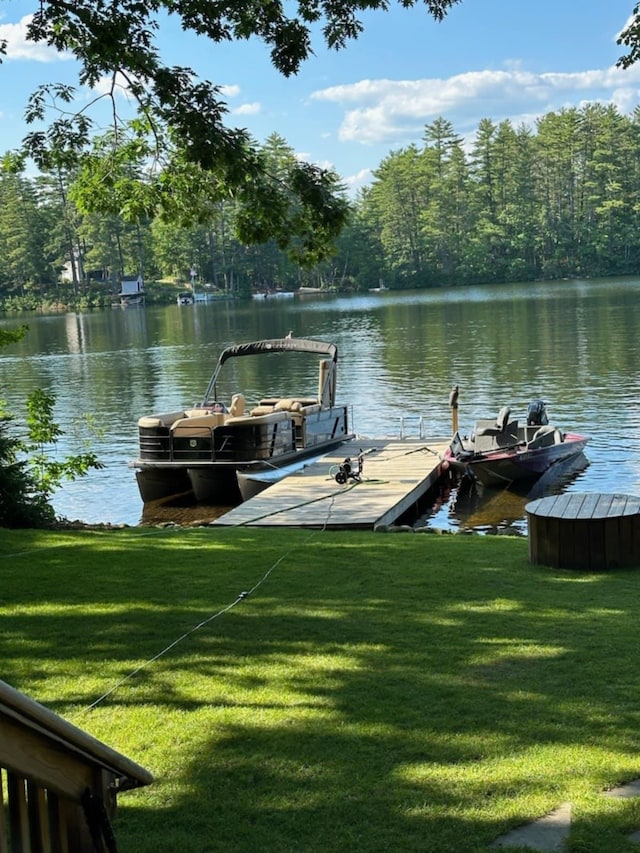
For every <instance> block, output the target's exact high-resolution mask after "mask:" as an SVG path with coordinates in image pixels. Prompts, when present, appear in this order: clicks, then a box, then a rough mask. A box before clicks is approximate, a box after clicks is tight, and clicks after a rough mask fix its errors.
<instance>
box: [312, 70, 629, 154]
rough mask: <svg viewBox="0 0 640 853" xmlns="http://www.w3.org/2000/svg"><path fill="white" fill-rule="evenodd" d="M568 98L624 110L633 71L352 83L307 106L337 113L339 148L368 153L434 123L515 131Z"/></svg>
mask: <svg viewBox="0 0 640 853" xmlns="http://www.w3.org/2000/svg"><path fill="white" fill-rule="evenodd" d="M576 96H578V100H583V101H595V100H599V101H610V102H615V103H616V104H620V105H623V104H624V105H625V109H628V106H629V105H630V104H632V102H633V101H634V100H636V101H637V99H638V97H639V96H640V66H632V67H631V68H630V69H628V70H626V71H623V70H622V69H620V68H616V67H611V68H607V69H604V70H592V71H580V72H574V73H556V72H548V73H544V74H535V73H533V72H527V71H523V70H521V69H520V68H519V67H517V66H514V67H511V68H509V69H507V70H503V71H470V72H467V73H464V74H457V75H455V76H453V77H449V78H447V79H438V78H433V79H423V80H386V79H381V80H360V81H359V82H357V83H353V84H346V85H341V86H332V87H330V88H327V89H321V90H318V91H316V92H314V93H313V94H312V95H311V98H312V100H315V101H325V102H330V103H334V104H337V105H339V106H343V107H345V113H344V117H343V120H342V125H341V127H340V131H339V138H340V140H341V141H342V142H360V143H364V144H371V145H373V144H378V143H387V144H388V143H393V142H398V141H401V142H402V141H404V140H406V139H409V138H415V137H416V135H419V134H420V133H421V130H422V128H423V127H424V125H425V124H428V123H429V122H431V121H433V120H434V119H435V118H437V117H438V116H444V117H446V118H448V119H450V120H451V121H452V122H453V123H454V125H455V127H456V130H464V129H465V128H469V127H472V126H476V125H477V124H478V122H479V120H480V119H481V118H491V119H492V120H493V121H501V120H503V119H506V118H510V119H511V120H512V121H514V123H515V124H518V123H519V121H518V120H517V117H518V116H521V115H527V116H529V117H531V116H536V115H542V114H544V113H546V112H550V111H551V110H556V109H560V108H561V107H563V106H567V105H570V104H575V103H576ZM459 126H461V127H459Z"/></svg>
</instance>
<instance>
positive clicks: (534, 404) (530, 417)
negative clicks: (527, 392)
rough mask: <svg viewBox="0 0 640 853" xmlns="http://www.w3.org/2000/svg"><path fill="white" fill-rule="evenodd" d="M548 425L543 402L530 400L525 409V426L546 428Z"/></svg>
mask: <svg viewBox="0 0 640 853" xmlns="http://www.w3.org/2000/svg"><path fill="white" fill-rule="evenodd" d="M548 423H549V418H548V417H547V409H546V406H545V404H544V400H532V401H531V402H530V403H529V408H528V409H527V426H546V425H547V424H548Z"/></svg>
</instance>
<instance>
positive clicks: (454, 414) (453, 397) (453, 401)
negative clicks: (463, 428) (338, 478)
mask: <svg viewBox="0 0 640 853" xmlns="http://www.w3.org/2000/svg"><path fill="white" fill-rule="evenodd" d="M458 391H459V389H458V386H457V385H454V386H453V388H452V389H451V393H450V394H449V406H450V407H451V434H452V435H455V434H456V433H457V432H458Z"/></svg>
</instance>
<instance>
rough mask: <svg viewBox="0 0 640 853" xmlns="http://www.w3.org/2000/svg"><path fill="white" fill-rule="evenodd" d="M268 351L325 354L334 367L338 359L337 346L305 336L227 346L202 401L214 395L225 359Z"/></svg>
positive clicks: (221, 354)
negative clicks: (308, 338)
mask: <svg viewBox="0 0 640 853" xmlns="http://www.w3.org/2000/svg"><path fill="white" fill-rule="evenodd" d="M270 352H307V353H312V354H315V355H319V356H325V357H329V358H330V359H331V361H332V362H333V365H334V367H335V364H336V362H337V360H338V348H337V346H336V345H335V344H332V343H329V342H327V341H312V340H307V339H306V338H270V339H267V340H263V341H251V342H250V343H246V344H236V345H235V346H232V347H227V348H226V349H224V350H222V352H221V353H220V357H219V358H218V363H217V364H216V369H215V370H214V371H213V376H212V377H211V381H210V382H209V385H208V387H207V392H206V394H205V396H204V402H206V401H207V400H208V399H209V398H210V395H211V393H212V392H214V396H215V389H216V383H217V381H218V375H219V374H220V370H221V368H222V366H223V364H224V363H225V361H228V359H230V358H238V357H240V356H244V355H260V354H264V353H270ZM203 405H204V403H203Z"/></svg>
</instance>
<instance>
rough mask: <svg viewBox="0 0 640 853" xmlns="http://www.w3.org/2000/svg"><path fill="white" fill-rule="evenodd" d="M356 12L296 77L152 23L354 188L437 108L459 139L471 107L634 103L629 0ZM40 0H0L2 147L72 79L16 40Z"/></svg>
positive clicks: (498, 2) (509, 112) (638, 72)
mask: <svg viewBox="0 0 640 853" xmlns="http://www.w3.org/2000/svg"><path fill="white" fill-rule="evenodd" d="M392 3H393V8H392V10H391V11H390V12H387V13H384V12H371V13H367V14H365V15H363V16H362V19H363V21H364V22H365V31H364V33H363V34H362V35H361V36H360V38H359V39H358V40H357V41H355V42H352V43H351V44H350V45H349V46H348V47H347V48H346V49H345V50H343V51H341V52H338V53H336V52H334V51H328V50H326V49H324V48H323V46H322V44H321V42H320V41H319V40H318V41H316V42H315V44H314V48H315V56H314V57H312V58H311V60H309V61H308V62H307V63H306V64H305V65H304V66H303V68H302V70H301V72H300V73H299V74H298V75H297V76H296V77H294V78H289V79H287V78H284V77H282V76H280V75H279V74H277V73H276V71H275V70H274V69H273V68H272V66H271V64H270V60H269V54H268V50H267V49H266V48H265V47H264V46H263V45H262V44H261V43H260V42H258V41H250V42H243V43H233V44H226V45H214V44H211V43H209V42H208V41H206V40H204V39H198V38H196V37H195V36H191V35H188V34H184V33H182V32H181V31H180V29H179V27H177V26H176V25H175V24H173V23H172V22H168V23H167V24H166V25H163V27H162V29H161V31H160V34H159V39H158V43H159V46H160V50H161V53H162V56H163V59H164V61H165V62H166V63H167V64H178V65H186V66H189V67H191V68H193V69H194V70H195V71H197V72H198V73H199V74H200V75H201V76H202V77H204V78H206V79H208V80H211V81H212V82H214V83H216V84H218V85H221V86H223V87H224V90H225V95H226V98H227V104H228V107H229V115H228V122H227V123H228V124H229V125H232V126H238V127H244V128H246V129H247V130H248V131H249V132H250V133H251V134H252V136H254V138H255V139H257V140H258V141H259V142H262V141H263V140H264V139H266V137H267V136H269V134H271V133H274V132H276V133H278V134H280V135H281V136H283V137H284V138H285V139H286V141H287V142H288V143H289V145H290V146H291V147H292V148H293V149H294V150H295V152H296V154H297V155H298V156H299V157H301V158H303V159H306V160H309V161H312V162H315V163H318V164H320V165H323V166H331V167H333V168H334V169H335V170H336V171H337V172H338V173H339V174H340V175H341V177H342V178H343V180H344V181H345V183H346V184H347V185H348V186H349V187H350V188H351V189H352V190H355V189H357V188H358V187H359V186H362V185H364V184H366V183H367V182H368V181H369V180H370V179H371V171H372V170H373V169H375V168H376V167H377V166H378V164H379V163H380V161H381V160H382V159H383V158H384V157H385V156H386V155H387V154H388V153H389V152H390V151H392V150H397V149H398V148H401V147H404V146H406V145H409V144H411V143H415V144H418V145H419V144H420V143H421V140H422V136H423V132H424V127H425V125H426V124H429V123H430V122H432V121H433V120H434V119H435V118H437V117H438V116H443V117H444V118H445V119H448V120H449V121H451V122H452V124H453V126H454V128H455V130H456V132H457V133H458V134H460V135H461V136H463V137H464V138H465V139H467V140H470V139H471V138H472V136H473V132H474V131H475V129H476V128H477V126H478V123H479V121H480V119H482V118H489V119H492V120H493V121H495V122H499V121H502V120H503V119H507V118H508V119H510V120H511V121H512V122H513V123H514V125H516V126H517V125H519V124H521V123H526V124H528V125H531V126H532V127H533V126H534V125H535V119H536V117H537V116H540V115H543V114H545V113H547V112H549V111H550V110H558V109H561V108H562V107H570V106H577V107H580V106H581V105H583V104H585V103H588V102H591V101H599V102H601V103H606V104H609V103H614V104H615V105H616V106H617V107H618V109H619V110H620V111H621V112H623V113H631V112H632V111H633V110H634V108H635V107H636V105H637V104H638V103H640V63H638V65H637V66H634V67H632V68H631V69H629V70H627V71H622V70H620V69H616V67H615V64H616V60H617V59H618V57H619V56H620V54H621V50H620V48H619V47H618V46H617V45H616V37H617V35H618V33H619V32H620V30H621V29H622V28H623V27H624V25H625V23H626V21H627V19H628V18H629V16H630V15H631V12H632V9H633V5H634V2H633V0H580V2H576V0H535V2H527V0H463V2H462V3H461V4H460V5H458V6H456V7H454V8H453V9H452V10H451V11H450V12H449V14H448V16H447V17H446V19H445V20H444V21H443V22H442V23H436V22H435V21H433V19H432V18H431V17H430V16H429V15H428V13H427V12H426V9H425V8H424V7H423V6H420V7H418V8H414V9H410V10H406V9H403V8H401V7H399V6H397V4H396V3H395V0H392ZM36 5H37V4H35V3H34V2H33V0H31V2H29V1H28V0H10V2H9V0H4V2H2V0H0V38H6V39H7V40H8V42H9V45H8V52H9V55H8V57H7V58H6V59H5V61H4V62H3V64H2V65H0V152H3V151H6V150H8V149H11V148H14V147H16V146H17V145H18V144H19V141H20V139H21V137H22V135H23V134H24V133H25V132H26V130H27V128H26V126H25V124H24V122H23V118H22V116H23V110H24V106H25V104H26V99H27V97H28V95H29V93H30V92H31V91H32V90H33V89H34V88H35V87H36V86H37V85H39V84H41V83H44V82H58V81H62V82H75V77H74V69H75V64H74V62H73V60H70V59H68V58H64V57H60V56H57V55H56V54H55V53H53V52H51V51H50V50H48V49H46V48H43V47H41V46H35V45H29V44H26V43H25V42H24V38H23V34H24V19H25V16H27V15H29V14H30V13H31V12H32V11H33V9H34V8H35V7H36Z"/></svg>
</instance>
